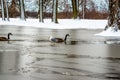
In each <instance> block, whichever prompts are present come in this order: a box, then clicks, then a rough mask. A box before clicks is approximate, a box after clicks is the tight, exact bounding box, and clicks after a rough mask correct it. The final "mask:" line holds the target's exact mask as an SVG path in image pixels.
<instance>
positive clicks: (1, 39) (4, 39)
mask: <svg viewBox="0 0 120 80" xmlns="http://www.w3.org/2000/svg"><path fill="white" fill-rule="evenodd" d="M10 35H13V34H12V33H8V35H7V37H0V41H8V40H10Z"/></svg>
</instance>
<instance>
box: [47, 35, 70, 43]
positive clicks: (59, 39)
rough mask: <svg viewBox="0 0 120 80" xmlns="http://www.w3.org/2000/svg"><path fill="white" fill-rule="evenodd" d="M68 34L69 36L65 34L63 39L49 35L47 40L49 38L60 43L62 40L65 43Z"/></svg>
mask: <svg viewBox="0 0 120 80" xmlns="http://www.w3.org/2000/svg"><path fill="white" fill-rule="evenodd" d="M68 36H70V35H69V34H66V35H65V38H64V39H62V38H56V37H53V36H50V37H49V40H50V41H51V42H55V43H62V42H65V43H66V40H67V37H68Z"/></svg>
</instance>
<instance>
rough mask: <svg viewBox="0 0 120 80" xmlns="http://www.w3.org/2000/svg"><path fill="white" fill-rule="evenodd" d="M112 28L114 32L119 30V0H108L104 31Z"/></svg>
mask: <svg viewBox="0 0 120 80" xmlns="http://www.w3.org/2000/svg"><path fill="white" fill-rule="evenodd" d="M109 27H113V30H114V31H117V30H118V29H120V0H109V18H108V24H107V26H106V27H105V30H106V29H107V28H109Z"/></svg>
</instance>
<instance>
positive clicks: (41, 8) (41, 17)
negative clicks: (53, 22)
mask: <svg viewBox="0 0 120 80" xmlns="http://www.w3.org/2000/svg"><path fill="white" fill-rule="evenodd" d="M38 13H39V15H38V17H39V22H43V0H39V11H38Z"/></svg>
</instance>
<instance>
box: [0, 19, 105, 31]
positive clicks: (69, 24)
mask: <svg viewBox="0 0 120 80" xmlns="http://www.w3.org/2000/svg"><path fill="white" fill-rule="evenodd" d="M58 22H59V24H55V23H52V22H51V19H44V23H40V22H39V20H38V19H26V21H22V20H20V19H18V18H17V19H15V18H10V21H2V19H0V25H13V26H26V27H36V28H48V29H80V28H85V29H104V27H105V26H106V24H107V20H89V19H85V20H82V19H77V20H73V19H59V20H58Z"/></svg>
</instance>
